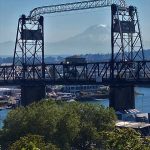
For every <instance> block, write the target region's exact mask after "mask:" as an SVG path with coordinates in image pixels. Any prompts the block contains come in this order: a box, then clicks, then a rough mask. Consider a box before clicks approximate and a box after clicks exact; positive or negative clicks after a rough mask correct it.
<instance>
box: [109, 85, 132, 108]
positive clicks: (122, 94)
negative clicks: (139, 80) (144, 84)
mask: <svg viewBox="0 0 150 150" xmlns="http://www.w3.org/2000/svg"><path fill="white" fill-rule="evenodd" d="M109 106H110V107H112V108H114V109H115V111H118V110H125V109H134V108H135V96H134V86H133V85H113V86H110V93H109Z"/></svg>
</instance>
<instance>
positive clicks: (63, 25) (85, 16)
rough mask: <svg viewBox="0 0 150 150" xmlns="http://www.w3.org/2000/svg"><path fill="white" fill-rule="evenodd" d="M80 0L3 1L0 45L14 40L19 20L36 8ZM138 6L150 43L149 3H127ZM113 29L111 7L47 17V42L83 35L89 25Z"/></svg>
mask: <svg viewBox="0 0 150 150" xmlns="http://www.w3.org/2000/svg"><path fill="white" fill-rule="evenodd" d="M71 1H79V0H0V43H1V42H5V41H15V36H16V29H17V21H18V18H19V16H21V14H26V15H28V14H29V12H30V10H32V9H33V8H35V7H39V6H43V5H50V4H57V3H63V2H71ZM127 3H128V5H130V4H133V5H135V6H137V7H138V11H139V18H140V25H141V29H142V35H143V40H144V42H147V41H149V40H150V0H128V1H127ZM95 24H106V25H107V26H110V8H99V9H93V10H86V11H76V12H70V13H59V14H52V15H46V16H45V39H46V42H55V41H59V40H62V39H66V38H68V37H70V36H73V35H76V34H78V33H80V32H83V31H84V30H85V29H86V28H88V27H89V26H92V25H95Z"/></svg>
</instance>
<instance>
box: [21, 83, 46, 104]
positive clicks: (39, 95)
mask: <svg viewBox="0 0 150 150" xmlns="http://www.w3.org/2000/svg"><path fill="white" fill-rule="evenodd" d="M45 94H46V91H45V85H38V84H37V85H22V86H21V105H22V106H27V105H29V104H31V103H32V102H38V101H39V100H41V99H43V98H45Z"/></svg>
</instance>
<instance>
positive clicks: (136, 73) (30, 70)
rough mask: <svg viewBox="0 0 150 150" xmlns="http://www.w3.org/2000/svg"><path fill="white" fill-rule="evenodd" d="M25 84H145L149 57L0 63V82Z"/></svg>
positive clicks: (149, 75)
mask: <svg viewBox="0 0 150 150" xmlns="http://www.w3.org/2000/svg"><path fill="white" fill-rule="evenodd" d="M43 71H44V75H42V73H43ZM24 84H31V85H34V84H36V85H37V84H44V85H73V84H75V85H87V84H99V85H100V84H101V85H114V84H132V85H146V84H150V61H134V62H130V61H124V62H121V61H120V62H114V63H113V62H94V63H82V64H77V63H76V64H64V63H60V64H45V65H44V66H41V65H23V67H22V66H13V65H9V66H7V65H1V66H0V86H7V85H24Z"/></svg>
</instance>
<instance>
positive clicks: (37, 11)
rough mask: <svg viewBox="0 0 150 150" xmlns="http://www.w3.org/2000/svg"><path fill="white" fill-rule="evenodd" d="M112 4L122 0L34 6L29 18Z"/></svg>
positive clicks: (98, 0)
mask: <svg viewBox="0 0 150 150" xmlns="http://www.w3.org/2000/svg"><path fill="white" fill-rule="evenodd" d="M112 4H118V5H120V6H121V5H122V2H121V1H120V0H119V2H118V1H116V0H89V1H88V0H86V1H80V2H73V3H66V4H58V5H50V6H42V7H37V8H34V9H33V10H32V11H30V14H29V18H37V17H39V16H40V15H43V14H50V13H58V12H66V11H75V10H84V9H92V8H99V7H108V6H111V5H112Z"/></svg>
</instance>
